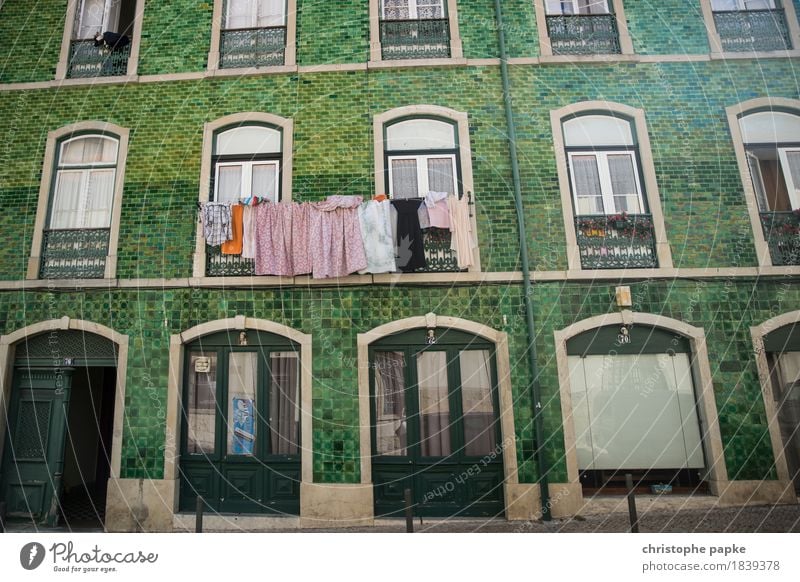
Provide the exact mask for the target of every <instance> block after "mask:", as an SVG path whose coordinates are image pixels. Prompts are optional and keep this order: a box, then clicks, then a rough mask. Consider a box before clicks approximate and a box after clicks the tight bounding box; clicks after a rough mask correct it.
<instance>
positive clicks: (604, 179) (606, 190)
mask: <svg viewBox="0 0 800 582" xmlns="http://www.w3.org/2000/svg"><path fill="white" fill-rule="evenodd" d="M619 155H626V156H629V157H631V158H632V160H631V162H632V163H633V169H634V179H635V180H636V195H637V197H638V199H639V208H640V209H641V212H645V211H646V209H647V205H646V204H645V203H644V197H643V196H642V184H641V181H640V179H639V173H640V168H639V159H638V156H637V155H636V152H635V151H631V150H609V151H602V152H592V151H569V152H568V159H569V178H570V183H571V185H572V192H573V202H574V203H575V215H576V216H581V214H580V213H579V211H578V199H579V198H580V197H579V196H578V188H577V186H576V184H575V164H573V163H572V158H573V157H575V156H594V158H595V160H596V161H597V172H598V174H599V176H600V190H601V192H602V197H603V214H605V215H606V216H610V215H613V214H618V213H619V212H620V211H617V210H614V211H612V212H609V210H608V209H609V208H616V201H615V200H614V197H615V194H614V191H613V188H612V185H611V169H610V168H609V166H608V156H619ZM601 160H602V162H601Z"/></svg>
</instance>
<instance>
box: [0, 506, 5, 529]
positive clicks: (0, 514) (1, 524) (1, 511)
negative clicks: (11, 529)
mask: <svg viewBox="0 0 800 582" xmlns="http://www.w3.org/2000/svg"><path fill="white" fill-rule="evenodd" d="M1 533H6V502H5V501H0V534H1Z"/></svg>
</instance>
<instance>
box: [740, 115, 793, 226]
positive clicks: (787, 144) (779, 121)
mask: <svg viewBox="0 0 800 582" xmlns="http://www.w3.org/2000/svg"><path fill="white" fill-rule="evenodd" d="M739 129H740V130H741V132H742V140H743V142H744V147H745V155H746V156H747V166H748V169H749V170H750V177H751V179H752V181H753V191H754V192H755V195H756V200H757V201H758V208H759V210H760V211H761V212H785V211H789V210H795V209H798V208H800V115H797V114H796V113H791V112H788V111H757V112H754V113H748V114H746V115H744V116H742V117H740V118H739Z"/></svg>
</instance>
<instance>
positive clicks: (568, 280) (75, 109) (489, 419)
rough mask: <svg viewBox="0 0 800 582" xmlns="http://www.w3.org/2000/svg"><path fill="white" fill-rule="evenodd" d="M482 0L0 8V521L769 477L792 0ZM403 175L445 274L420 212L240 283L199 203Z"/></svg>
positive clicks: (784, 231)
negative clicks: (199, 505) (347, 265)
mask: <svg viewBox="0 0 800 582" xmlns="http://www.w3.org/2000/svg"><path fill="white" fill-rule="evenodd" d="M499 4H500V5H501V10H502V19H503V25H502V27H498V20H497V13H496V10H495V2H491V1H489V0H424V1H423V0H364V1H362V2H358V1H354V0H348V1H341V2H323V3H320V2H304V1H302V0H277V1H271V0H264V1H261V2H259V1H256V0H254V1H249V0H244V1H241V0H227V1H226V0H214V1H208V2H192V1H190V0H179V1H175V2H169V3H164V2H146V1H145V0H119V1H117V0H57V1H54V2H50V3H48V5H47V8H46V9H44V8H43V9H41V10H42V12H41V13H39V14H37V17H36V18H31V17H30V16H31V15H30V10H31V8H30V4H29V3H25V2H21V1H18V0H6V1H5V2H2V3H0V49H2V50H0V53H1V54H2V55H3V57H2V60H0V111H2V115H1V116H0V128H2V135H3V141H2V144H0V152H1V153H0V155H2V163H0V200H2V201H3V203H4V205H5V208H6V212H4V213H3V214H2V215H1V216H0V224H2V232H3V233H4V234H6V236H7V238H6V239H5V240H6V243H5V246H3V247H1V248H0V332H2V334H3V335H2V337H1V338H0V381H1V382H2V391H1V393H2V401H1V402H2V414H1V415H0V429H2V430H0V434H2V437H0V438H2V441H0V451H2V458H1V462H2V465H1V468H0V501H5V503H6V509H7V511H8V514H9V516H10V517H14V516H15V517H20V518H30V517H31V516H33V518H34V519H35V520H37V521H39V522H42V523H55V522H56V521H58V520H59V519H62V518H63V517H65V516H64V515H63V514H64V513H65V510H64V509H60V508H63V507H66V506H67V505H68V503H67V497H68V496H69V495H70V494H71V492H72V493H73V494H74V495H78V496H79V494H80V492H81V491H83V493H85V494H86V495H88V497H90V498H91V500H92V502H93V503H94V507H96V508H99V509H101V510H104V520H105V526H106V528H107V529H108V530H111V531H136V530H149V531H169V530H171V529H173V528H174V527H180V525H181V523H183V522H182V520H187V519H190V518H191V516H190V514H191V512H192V511H193V510H194V508H195V505H196V499H197V496H198V495H201V496H202V497H203V498H204V500H205V503H206V505H207V507H208V508H209V509H208V510H207V511H212V512H217V513H220V514H223V515H228V514H230V515H234V514H235V515H239V516H247V518H248V519H252V520H255V521H254V522H253V523H259V522H258V520H268V519H271V518H277V517H280V518H286V517H289V516H294V517H293V519H296V518H298V517H299V520H298V523H299V524H300V525H303V526H309V527H313V526H316V525H324V526H330V525H331V524H336V525H341V526H347V525H364V524H371V523H373V520H374V519H376V518H378V517H382V516H391V515H400V512H402V509H403V503H404V491H405V490H406V489H410V490H411V491H412V494H413V501H414V504H415V511H416V512H417V513H418V514H419V515H426V516H452V515H455V516H490V515H502V516H505V517H506V518H507V519H532V518H536V517H538V516H540V515H541V514H542V512H543V511H544V512H545V513H547V512H551V513H552V514H553V515H556V516H561V515H571V514H573V513H575V512H576V511H577V510H578V509H579V508H580V507H581V504H582V500H583V499H584V497H585V496H588V495H591V494H594V493H595V492H597V491H598V490H599V491H610V490H613V487H614V486H615V485H617V480H618V479H619V477H620V475H622V474H624V473H626V472H631V473H634V474H635V476H636V478H637V479H639V480H641V482H642V483H646V484H650V483H660V482H671V483H673V484H674V485H675V486H676V487H682V488H684V489H685V490H687V491H703V492H707V493H708V494H710V495H715V496H718V497H719V498H720V502H721V503H740V502H750V503H765V502H770V503H771V502H796V495H795V488H796V487H798V483H799V478H798V464H799V459H798V457H799V456H800V445H799V443H798V430H797V427H798V420H799V418H798V411H797V404H796V403H797V402H798V401H800V396H798V393H797V390H798V384H797V380H798V377H799V376H798V375H799V374H800V355H798V354H800V327H798V321H800V287H798V286H797V282H798V275H800V89H799V88H798V84H797V78H796V77H797V76H796V66H797V65H798V63H800V61H798V56H800V21H798V16H799V15H800V1H798V0H791V1H790V0H783V1H779V0H763V1H760V2H742V1H738V0H727V1H722V0H720V1H717V0H713V1H708V0H663V1H661V2H658V3H647V2H632V1H625V0H613V1H612V0H609V1H600V2H583V1H567V2H550V1H544V0H506V1H505V2H499ZM498 28H500V29H501V30H502V32H503V33H504V36H505V47H506V49H507V53H506V54H505V55H503V54H502V53H501V48H500V44H499V41H498ZM109 33H111V34H109ZM501 58H505V60H506V62H507V64H508V82H509V87H510V93H509V94H510V96H511V99H512V111H511V113H512V114H511V116H510V120H511V123H509V117H507V116H506V113H505V110H504V99H503V94H504V93H503V79H502V73H503V71H502V69H501ZM512 125H513V133H512V135H513V134H514V133H515V135H516V140H515V141H514V144H515V148H516V156H517V160H518V164H517V165H518V175H519V181H518V183H519V194H520V197H521V209H522V216H521V218H522V220H523V221H524V225H525V229H524V230H522V233H523V237H522V240H523V241H524V244H525V245H526V250H527V253H528V255H529V258H530V272H529V273H527V276H528V277H529V279H530V282H531V286H530V290H527V291H526V287H525V286H524V285H523V281H524V277H525V276H526V273H525V270H524V268H523V266H522V263H521V246H520V232H521V229H520V228H519V226H520V220H519V219H520V216H519V215H518V213H517V206H516V205H515V191H516V188H515V183H516V180H515V179H514V177H515V172H514V171H513V170H514V168H513V167H512V166H513V165H514V162H513V161H512V156H511V150H510V143H509V138H508V136H509V134H510V130H511V129H512ZM434 189H436V190H439V189H444V190H446V191H447V192H448V193H449V194H450V195H451V196H454V197H458V198H459V199H460V200H463V199H466V200H467V201H468V203H469V208H470V220H471V221H472V226H473V229H474V232H475V233H476V235H477V249H475V251H474V253H473V259H474V260H473V261H472V263H471V264H469V265H467V266H464V265H462V264H461V263H460V262H458V261H457V260H456V257H455V255H454V253H453V251H452V250H451V245H450V242H451V233H450V232H449V231H447V230H438V229H435V228H431V229H426V230H425V231H424V254H425V258H426V266H425V267H422V268H418V269H416V272H398V273H379V274H352V275H349V276H345V277H336V278H313V277H312V276H307V275H299V276H261V275H255V274H254V273H255V269H254V264H253V261H252V260H249V259H244V258H242V257H237V256H235V255H233V256H232V255H225V254H222V253H221V252H220V250H219V247H214V246H209V245H207V244H206V239H205V238H204V236H203V235H204V233H203V228H202V225H201V223H200V222H199V219H198V216H199V214H198V207H199V206H201V205H203V204H205V203H207V202H213V201H222V200H226V199H228V200H236V199H238V198H239V196H243V197H250V196H256V195H258V196H263V197H266V198H269V199H271V200H272V201H274V202H277V201H281V202H314V201H319V200H323V199H325V198H326V197H327V196H330V195H357V196H362V197H364V199H365V200H368V199H370V198H371V197H372V196H374V195H379V194H388V195H390V197H391V198H392V199H393V200H398V199H405V198H412V199H413V198H416V197H419V196H424V195H425V194H426V192H428V191H433V190H434ZM226 197H227V198H226ZM364 244H365V245H367V246H369V244H370V242H369V241H368V240H365V241H364ZM400 252H401V253H402V249H401V250H400ZM526 303H527V304H530V306H531V309H532V316H533V317H532V319H533V323H534V325H533V326H529V325H528V323H527V321H528V318H527V313H526ZM531 338H532V339H533V341H531ZM531 350H533V356H534V357H533V358H532V360H533V363H531V361H530V360H531V358H530V357H529V356H530V355H531ZM237 411H243V415H242V416H236V413H237ZM245 417H249V418H250V420H249V421H247V419H246V418H245ZM243 418H245V420H242V419H243ZM534 419H536V422H540V423H541V424H540V429H539V430H537V429H536V422H534ZM248 422H249V424H248ZM537 432H538V433H539V438H538V439H537V438H536V435H537ZM248 439H249V440H248ZM248 443H250V444H248ZM793 480H794V482H793ZM545 484H546V485H547V486H546V487H545V486H544V485H545ZM75 492H77V493H75ZM237 519H238V518H237Z"/></svg>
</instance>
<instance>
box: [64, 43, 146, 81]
mask: <svg viewBox="0 0 800 582" xmlns="http://www.w3.org/2000/svg"><path fill="white" fill-rule="evenodd" d="M130 56H131V45H127V46H124V47H121V48H118V49H114V50H108V49H106V48H104V47H102V46H95V45H94V39H88V40H73V41H72V43H70V46H69V69H68V70H67V77H68V78H70V79H80V78H86V77H118V76H122V75H127V74H128V57H130Z"/></svg>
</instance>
